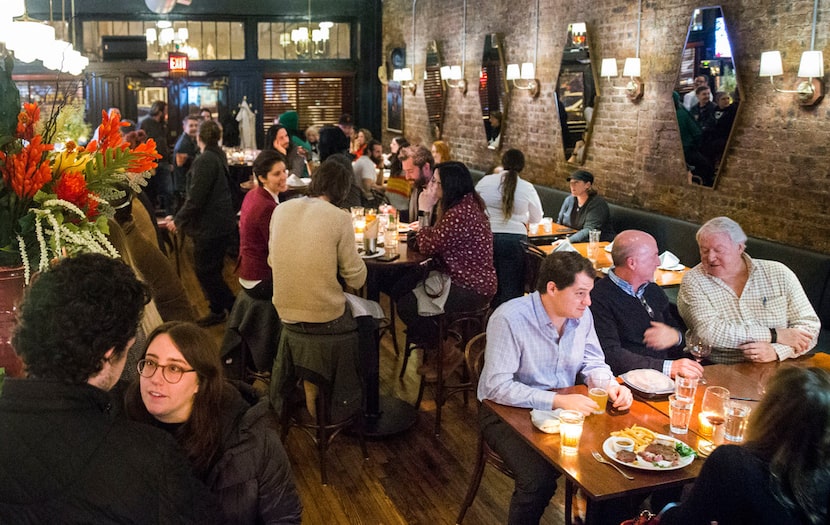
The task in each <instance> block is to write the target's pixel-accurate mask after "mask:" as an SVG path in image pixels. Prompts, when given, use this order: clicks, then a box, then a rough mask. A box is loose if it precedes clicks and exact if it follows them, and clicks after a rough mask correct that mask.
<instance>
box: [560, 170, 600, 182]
mask: <svg viewBox="0 0 830 525" xmlns="http://www.w3.org/2000/svg"><path fill="white" fill-rule="evenodd" d="M566 180H568V181H572V180H581V181H582V182H590V183H591V184H593V183H594V176H593V175H592V174H591V172H589V171H585V170H576V171H575V172H573V173H571V176H570V177H568V178H567V179H566Z"/></svg>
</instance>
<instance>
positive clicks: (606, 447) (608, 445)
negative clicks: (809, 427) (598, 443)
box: [602, 434, 695, 470]
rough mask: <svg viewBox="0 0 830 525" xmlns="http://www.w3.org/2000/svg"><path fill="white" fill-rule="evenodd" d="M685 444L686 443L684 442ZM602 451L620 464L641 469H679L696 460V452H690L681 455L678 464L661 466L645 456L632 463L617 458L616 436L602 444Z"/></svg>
mask: <svg viewBox="0 0 830 525" xmlns="http://www.w3.org/2000/svg"><path fill="white" fill-rule="evenodd" d="M654 435H655V437H658V438H662V439H666V440H668V441H671V442H673V443H676V442H681V443H683V442H682V441H680V440H679V439H676V438H673V437H671V436H664V435H663V434H654ZM684 444H685V443H684ZM602 451H603V452H605V455H606V456H608V457H609V458H611V461H614V462H616V463H619V464H620V465H625V466H626V467H632V468H636V469H640V470H677V469H681V468H683V467H686V466H688V465H690V464H691V463H692V462H693V461H694V460H695V455H694V454H689V455H688V456H685V457H684V456H680V461H678V463H677V465H666V466H661V465H660V464H658V463H649V462H648V461H644V460H643V458H641V457H640V456H637V459H636V460H635V461H633V462H631V463H626V462H625V461H620V460H619V459H617V453H616V452H615V451H614V438H613V437H609V438H608V439H606V440H605V442H603V444H602Z"/></svg>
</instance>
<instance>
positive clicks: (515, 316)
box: [478, 292, 613, 410]
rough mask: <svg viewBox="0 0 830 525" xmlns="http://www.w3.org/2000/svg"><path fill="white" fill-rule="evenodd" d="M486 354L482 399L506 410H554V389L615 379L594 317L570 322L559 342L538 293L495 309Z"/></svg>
mask: <svg viewBox="0 0 830 525" xmlns="http://www.w3.org/2000/svg"><path fill="white" fill-rule="evenodd" d="M484 352H485V353H484V369H483V370H482V372H481V378H480V379H479V383H478V398H479V399H480V400H484V399H491V400H493V401H495V402H496V403H500V404H502V405H509V406H516V407H524V408H538V409H541V410H551V409H552V408H553V399H554V398H555V397H556V393H555V392H551V391H550V389H552V388H564V387H568V386H573V385H574V384H575V383H576V377H577V374H579V373H580V372H581V373H582V374H583V375H585V376H590V375H591V374H592V373H594V372H596V371H599V370H602V371H604V372H606V373H611V369H610V367H609V366H608V365H607V364H605V355H604V354H603V353H602V348H601V347H600V344H599V339H597V334H596V332H595V331H594V318H593V316H592V315H591V311H590V310H589V309H587V308H586V309H585V312H584V313H583V314H582V317H581V318H579V319H568V320H566V321H565V326H564V329H563V331H562V335H561V337H560V335H559V332H558V331H557V330H556V328H555V327H554V326H553V322H552V321H551V320H550V317H549V316H548V314H547V312H546V311H545V309H544V307H543V306H542V300H541V297H540V295H539V292H533V293H532V294H530V295H526V296H524V297H519V298H517V299H513V300H511V301H508V302H506V303H504V304H503V305H501V306H500V307H499V308H497V309H496V311H495V312H494V313H493V315H492V317H491V318H490V321H489V322H488V323H487V348H486V349H485V351H484ZM612 375H613V374H612Z"/></svg>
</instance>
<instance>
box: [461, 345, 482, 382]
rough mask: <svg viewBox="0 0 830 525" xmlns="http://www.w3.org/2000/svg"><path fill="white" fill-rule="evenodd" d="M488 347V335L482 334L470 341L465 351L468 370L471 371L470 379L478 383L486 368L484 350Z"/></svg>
mask: <svg viewBox="0 0 830 525" xmlns="http://www.w3.org/2000/svg"><path fill="white" fill-rule="evenodd" d="M486 347H487V334H485V333H481V334H478V335H476V336H475V337H473V338H472V339H470V341H469V342H468V343H467V348H465V349H464V358H465V359H466V361H467V369H468V370H469V371H470V375H471V376H472V377H470V379H471V380H472V381H473V382H474V383H478V377H479V376H480V375H481V370H482V368H484V349H485V348H486Z"/></svg>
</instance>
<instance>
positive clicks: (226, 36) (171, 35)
mask: <svg viewBox="0 0 830 525" xmlns="http://www.w3.org/2000/svg"><path fill="white" fill-rule="evenodd" d="M83 29H84V55H87V56H89V57H90V60H93V59H94V60H98V61H100V60H101V37H103V36H109V35H119V36H144V37H146V38H147V60H167V54H168V53H170V52H171V51H183V52H185V53H187V54H188V55H189V56H190V59H191V60H244V59H245V25H244V24H243V23H242V22H221V21H220V22H212V21H204V22H203V21H195V22H189V21H179V22H170V21H166V20H159V21H157V22H135V21H101V20H99V21H95V22H84V25H83Z"/></svg>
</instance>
